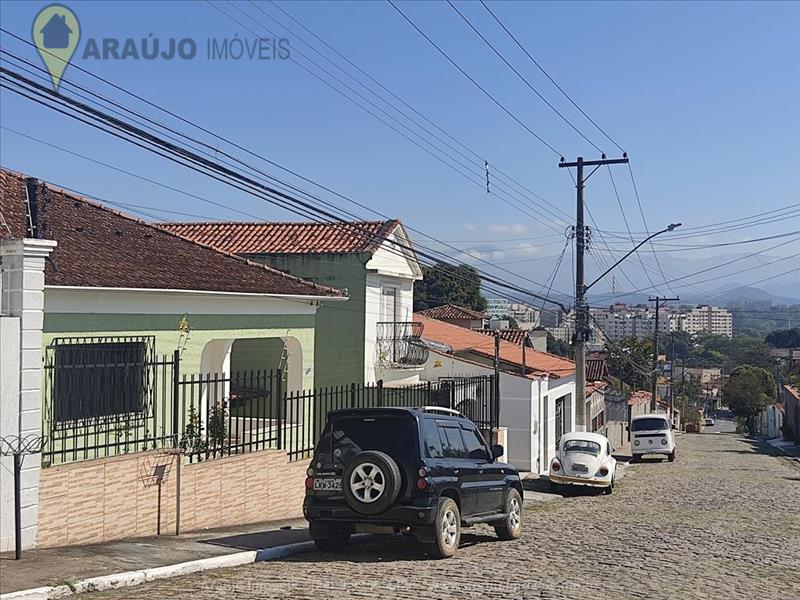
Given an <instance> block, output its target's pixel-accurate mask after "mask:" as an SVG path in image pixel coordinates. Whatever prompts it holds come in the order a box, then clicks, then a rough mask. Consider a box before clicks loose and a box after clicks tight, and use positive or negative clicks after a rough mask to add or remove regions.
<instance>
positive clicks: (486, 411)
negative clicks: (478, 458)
mask: <svg viewBox="0 0 800 600" xmlns="http://www.w3.org/2000/svg"><path fill="white" fill-rule="evenodd" d="M494 381H495V380H494V377H493V376H489V375H486V376H478V377H446V378H445V377H443V378H440V379H439V394H440V396H439V398H437V400H438V401H437V402H435V404H436V405H438V406H446V407H449V408H453V409H455V410H457V411H459V412H460V413H461V414H463V415H464V416H465V417H467V418H468V419H469V420H470V421H472V422H473V423H475V425H476V426H477V427H478V429H479V430H480V431H481V434H482V435H483V437H484V438H485V439H486V440H490V442H489V443H493V442H494V439H493V437H492V432H493V430H494V429H496V428H497V427H498V425H499V424H500V414H499V412H500V410H499V407H500V402H499V399H498V398H497V395H496V389H495V385H494Z"/></svg>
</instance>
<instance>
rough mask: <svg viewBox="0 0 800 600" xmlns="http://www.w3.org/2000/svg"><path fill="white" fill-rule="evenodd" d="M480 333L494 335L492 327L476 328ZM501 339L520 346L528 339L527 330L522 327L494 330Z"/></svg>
mask: <svg viewBox="0 0 800 600" xmlns="http://www.w3.org/2000/svg"><path fill="white" fill-rule="evenodd" d="M475 331H477V332H478V333H480V334H482V335H488V336H489V337H494V333H495V330H494V329H476V330H475ZM496 331H497V333H498V335H499V336H500V339H501V340H505V341H507V342H510V343H512V344H516V345H517V346H521V345H522V344H524V343H525V340H527V339H528V332H527V331H525V330H524V329H498V330H496Z"/></svg>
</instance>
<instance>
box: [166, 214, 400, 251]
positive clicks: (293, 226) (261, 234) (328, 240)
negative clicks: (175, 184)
mask: <svg viewBox="0 0 800 600" xmlns="http://www.w3.org/2000/svg"><path fill="white" fill-rule="evenodd" d="M158 225H159V227H163V228H164V229H166V230H167V231H171V232H172V233H176V234H178V235H180V236H182V237H185V238H187V239H190V240H192V241H194V242H199V243H201V244H205V245H207V246H212V247H213V248H216V249H217V250H222V251H223V252H230V253H232V254H308V253H315V254H349V253H359V252H372V251H374V250H375V249H377V247H378V246H380V244H381V243H382V242H383V241H384V240H385V239H386V237H387V236H388V235H390V234H391V233H392V232H394V230H395V229H396V228H397V226H398V225H399V221H396V220H389V221H354V222H352V223H159V224H158Z"/></svg>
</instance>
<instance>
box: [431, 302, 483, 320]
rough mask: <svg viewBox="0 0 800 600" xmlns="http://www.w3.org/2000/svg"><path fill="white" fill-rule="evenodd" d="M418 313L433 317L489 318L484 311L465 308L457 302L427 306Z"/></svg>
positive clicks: (445, 318)
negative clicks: (456, 303) (457, 304)
mask: <svg viewBox="0 0 800 600" xmlns="http://www.w3.org/2000/svg"><path fill="white" fill-rule="evenodd" d="M417 314H419V315H422V316H423V317H429V318H431V319H444V320H447V319H472V320H478V319H488V317H487V316H486V315H485V314H483V313H482V312H478V311H477V310H472V309H471V308H465V307H463V306H456V305H455V304H442V305H441V306H434V307H433V308H426V309H425V310H421V311H419V312H418V313H417Z"/></svg>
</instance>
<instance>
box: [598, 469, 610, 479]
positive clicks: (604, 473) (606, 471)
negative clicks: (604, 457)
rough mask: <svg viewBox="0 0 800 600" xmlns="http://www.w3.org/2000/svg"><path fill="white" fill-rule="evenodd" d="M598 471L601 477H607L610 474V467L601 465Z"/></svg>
mask: <svg viewBox="0 0 800 600" xmlns="http://www.w3.org/2000/svg"><path fill="white" fill-rule="evenodd" d="M598 472H599V473H600V477H605V476H606V475H608V467H600V471H598Z"/></svg>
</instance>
